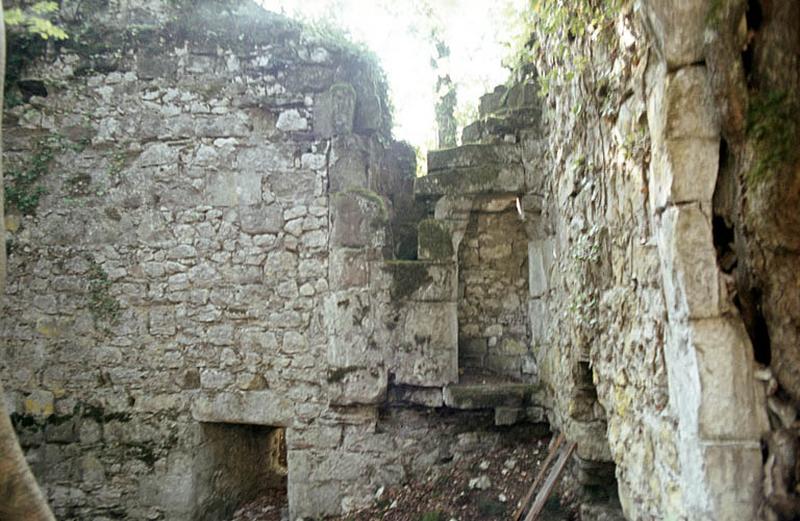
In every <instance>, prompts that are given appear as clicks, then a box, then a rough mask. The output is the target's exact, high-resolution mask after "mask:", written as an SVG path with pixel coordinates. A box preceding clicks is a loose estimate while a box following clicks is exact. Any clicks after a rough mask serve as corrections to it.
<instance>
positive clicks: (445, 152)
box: [428, 144, 521, 174]
mask: <svg viewBox="0 0 800 521" xmlns="http://www.w3.org/2000/svg"><path fill="white" fill-rule="evenodd" d="M520 162H521V149H520V148H519V147H518V146H517V145H510V144H498V145H462V146H459V147H453V148H445V149H442V150H431V151H430V152H428V173H429V174H430V173H435V172H441V171H448V170H454V169H460V168H469V167H481V166H489V165H495V164H518V163H520Z"/></svg>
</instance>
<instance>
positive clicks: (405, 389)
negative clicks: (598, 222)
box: [389, 385, 444, 408]
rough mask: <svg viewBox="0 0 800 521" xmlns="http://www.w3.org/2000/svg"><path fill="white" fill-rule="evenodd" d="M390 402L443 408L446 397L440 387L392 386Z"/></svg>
mask: <svg viewBox="0 0 800 521" xmlns="http://www.w3.org/2000/svg"><path fill="white" fill-rule="evenodd" d="M389 402H393V403H405V404H412V405H422V406H423V407H434V408H435V407H442V406H444V397H443V396H442V389H441V388H439V387H436V388H430V387H409V386H405V385H403V386H392V387H390V388H389Z"/></svg>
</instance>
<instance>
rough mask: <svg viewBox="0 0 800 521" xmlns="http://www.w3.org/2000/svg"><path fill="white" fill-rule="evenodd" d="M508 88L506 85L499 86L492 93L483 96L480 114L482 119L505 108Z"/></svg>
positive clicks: (479, 108) (479, 109)
mask: <svg viewBox="0 0 800 521" xmlns="http://www.w3.org/2000/svg"><path fill="white" fill-rule="evenodd" d="M506 92H508V88H507V87H506V86H505V85H498V86H497V87H495V88H494V90H493V91H492V92H488V93H486V94H484V95H483V96H481V99H480V105H479V107H478V112H479V114H480V116H481V117H486V116H488V115H489V114H493V113H495V112H497V111H498V110H500V109H501V108H502V107H503V101H504V100H505V97H506Z"/></svg>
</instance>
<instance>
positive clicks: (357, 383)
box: [327, 367, 388, 405]
mask: <svg viewBox="0 0 800 521" xmlns="http://www.w3.org/2000/svg"><path fill="white" fill-rule="evenodd" d="M327 381H328V384H329V393H330V399H331V403H333V404H336V405H370V404H375V405H376V404H379V403H382V402H384V401H385V399H386V388H387V385H388V381H387V372H386V370H385V369H384V368H382V367H370V368H366V367H341V368H335V369H332V370H330V371H328V376H327Z"/></svg>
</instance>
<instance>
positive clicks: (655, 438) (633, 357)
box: [519, 1, 768, 520]
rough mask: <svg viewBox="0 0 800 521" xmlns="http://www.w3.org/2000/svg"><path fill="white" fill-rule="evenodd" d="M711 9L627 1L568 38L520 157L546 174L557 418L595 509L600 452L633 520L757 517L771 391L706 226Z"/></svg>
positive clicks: (547, 48)
mask: <svg viewBox="0 0 800 521" xmlns="http://www.w3.org/2000/svg"><path fill="white" fill-rule="evenodd" d="M707 10H708V6H707V5H705V3H704V2H688V3H686V2H684V3H681V5H680V6H678V5H677V4H676V3H674V2H659V1H645V2H640V3H631V4H626V5H625V6H624V7H623V9H622V10H621V11H620V12H618V13H616V14H615V15H614V17H613V23H612V24H611V25H610V26H609V32H610V38H609V39H608V40H605V39H603V37H598V40H597V43H590V40H588V39H584V40H582V39H581V38H577V39H575V41H573V42H572V43H570V42H567V43H566V45H568V46H571V47H568V48H569V49H570V52H571V53H573V56H580V57H583V58H585V59H587V65H586V67H585V68H584V69H582V70H581V71H579V72H578V73H577V74H575V76H574V77H571V78H567V79H566V80H565V81H564V82H563V83H557V82H556V83H553V84H551V89H550V92H549V94H548V96H547V97H546V98H545V100H544V103H545V106H544V116H543V117H544V124H543V125H542V131H541V132H539V133H536V132H530V131H523V132H521V133H520V138H519V139H520V141H521V142H522V144H523V145H524V147H525V150H526V153H525V160H526V168H528V169H533V170H543V171H544V173H545V176H544V184H543V186H542V187H541V189H540V190H538V191H536V190H534V193H533V194H532V195H533V201H532V202H531V204H530V207H531V208H533V209H534V210H535V211H538V212H540V213H539V215H540V225H539V236H538V237H535V238H534V240H533V241H532V242H531V246H530V257H529V262H530V263H531V280H530V285H531V296H532V299H531V301H530V320H531V324H532V331H533V345H534V348H535V350H536V352H537V362H538V363H539V365H540V373H541V375H542V377H543V380H544V382H545V384H546V386H547V388H548V391H549V396H550V400H551V402H550V406H551V421H552V422H553V423H554V424H555V425H557V427H558V428H559V429H562V430H563V431H564V432H565V433H566V435H567V437H568V439H571V440H575V441H577V442H578V449H577V456H578V459H577V461H576V463H575V465H574V467H573V468H574V471H575V476H576V478H577V480H578V481H579V482H581V483H582V484H583V485H584V492H585V493H586V497H585V498H584V501H585V502H587V504H586V505H584V511H585V512H586V513H587V514H588V513H589V512H591V502H592V501H593V500H595V499H598V497H597V496H598V495H603V494H607V493H608V491H607V490H606V491H603V490H600V489H598V487H597V486H596V485H597V480H596V478H595V479H593V478H592V476H591V475H588V474H587V473H585V472H582V469H585V468H587V467H591V466H592V465H593V464H594V463H597V462H602V461H608V462H613V463H614V464H615V465H616V471H615V473H616V478H617V481H618V495H619V500H620V502H621V506H622V509H623V511H624V513H625V516H626V518H628V519H637V520H638V519H692V520H699V519H731V520H732V519H741V520H745V519H755V518H756V515H757V512H758V510H759V507H760V505H761V477H762V471H761V453H760V448H759V443H760V437H761V435H762V433H763V432H764V431H765V430H766V428H767V427H768V425H767V421H766V407H765V401H764V389H763V386H762V384H761V382H759V381H756V379H755V378H754V369H755V364H754V357H753V348H752V346H751V344H750V340H749V338H748V335H747V332H746V330H745V327H744V325H743V322H742V319H741V317H740V315H739V312H738V310H737V309H736V307H735V306H734V293H733V292H732V290H731V288H732V279H731V278H730V277H729V276H728V275H726V273H724V272H723V271H722V269H721V268H720V266H719V265H718V262H717V256H716V253H715V243H714V237H713V236H712V217H713V209H712V195H713V194H714V190H715V186H716V182H717V176H718V168H719V165H718V159H719V151H720V127H719V124H718V121H719V118H718V107H717V105H716V104H715V101H714V99H713V98H712V96H711V87H710V85H711V81H710V78H709V74H708V71H707V70H706V67H705V65H704V64H703V59H704V55H703V31H704V25H703V24H704V23H705V21H706V20H707V14H708V13H707ZM537 37H538V38H540V39H541V40H540V41H541V42H542V49H543V52H542V53H541V54H540V55H539V56H538V60H537V63H536V65H537V67H538V69H539V71H540V73H545V74H546V73H547V72H548V71H550V70H552V68H553V67H559V66H563V62H561V63H556V62H555V58H554V57H555V56H560V54H559V53H560V52H561V47H560V46H563V45H565V43H564V40H563V35H561V34H554V33H550V34H548V33H545V32H540V33H538V35H537ZM591 42H594V40H591ZM562 78H563V76H562ZM542 132H543V133H544V134H542ZM539 198H541V201H540V200H539Z"/></svg>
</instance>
